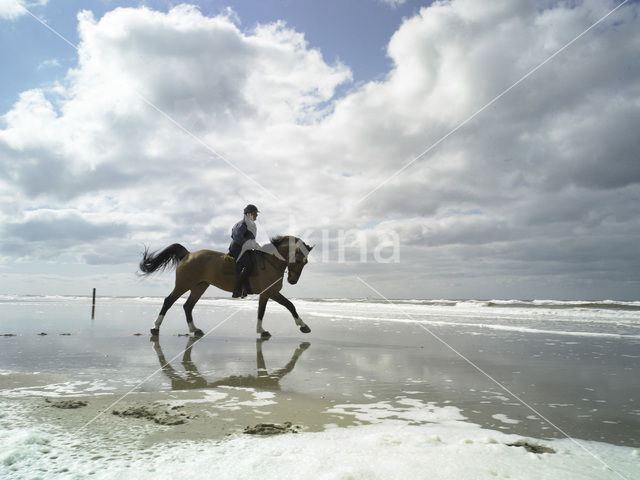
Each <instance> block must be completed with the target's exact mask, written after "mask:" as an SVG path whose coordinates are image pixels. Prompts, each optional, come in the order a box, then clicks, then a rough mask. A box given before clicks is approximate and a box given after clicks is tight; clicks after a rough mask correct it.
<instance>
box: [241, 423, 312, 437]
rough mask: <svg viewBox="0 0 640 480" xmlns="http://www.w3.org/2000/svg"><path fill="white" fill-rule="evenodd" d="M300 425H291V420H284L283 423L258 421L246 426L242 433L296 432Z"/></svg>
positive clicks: (279, 433) (277, 433)
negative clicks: (255, 423) (251, 425)
mask: <svg viewBox="0 0 640 480" xmlns="http://www.w3.org/2000/svg"><path fill="white" fill-rule="evenodd" d="M299 431H300V427H298V426H297V425H293V424H292V423H291V422H285V423H284V424H283V425H278V424H277V423H259V424H257V425H254V426H253V427H246V428H245V429H244V432H243V433H246V434H248V435H281V434H283V433H298V432H299Z"/></svg>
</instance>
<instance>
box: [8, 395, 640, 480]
mask: <svg viewBox="0 0 640 480" xmlns="http://www.w3.org/2000/svg"><path fill="white" fill-rule="evenodd" d="M19 409H20V407H19V406H16V405H15V404H14V405H13V408H9V409H4V410H3V413H2V414H1V415H2V416H0V452H1V453H0V477H2V478H3V479H18V478H36V477H37V478H43V479H49V478H56V479H66V478H86V477H90V478H97V479H112V478H140V479H147V478H148V479H163V478H167V479H169V478H171V479H173V478H193V479H200V478H202V479H205V478H206V479H209V478H216V477H220V478H226V479H236V478H238V479H240V478H250V477H252V476H255V475H259V476H260V478H267V479H269V478H274V479H275V478H293V477H299V476H303V478H304V477H307V476H308V478H320V479H337V478H358V479H360V478H362V479H396V478H397V479H403V480H404V479H407V478H430V479H453V478H480V479H483V478H487V479H489V478H491V479H493V478H519V479H528V478H531V479H545V478H548V479H556V478H566V479H587V478H588V479H611V478H628V479H631V478H638V474H640V451H639V450H637V449H633V448H630V447H617V446H613V445H609V444H604V443H597V442H584V441H572V440H569V439H565V440H539V439H523V438H522V437H520V436H518V435H507V434H504V433H502V432H498V431H494V430H489V429H484V428H481V427H479V426H478V425H476V424H473V423H470V422H466V421H464V417H463V416H462V415H461V414H460V412H459V411H458V410H457V409H456V408H455V407H437V406H435V405H432V404H423V403H422V402H420V401H417V400H415V399H410V398H406V399H400V400H399V401H398V402H395V403H393V404H391V403H389V402H378V403H374V404H361V405H353V404H349V405H339V406H336V407H335V412H334V413H340V412H341V411H342V412H343V413H345V414H355V415H356V416H359V418H360V419H361V420H362V421H363V422H373V423H369V424H366V425H360V426H354V427H349V428H329V429H327V430H325V431H324V432H303V433H295V434H294V433H291V434H283V435H277V436H273V437H262V436H259V437H256V436H251V435H244V434H241V433H239V434H235V435H233V436H230V437H228V438H226V439H224V440H218V441H212V440H204V441H180V442H166V443H160V444H156V445H153V446H152V447H141V446H137V445H136V442H135V438H134V435H135V433H132V438H130V439H129V441H128V442H123V441H122V439H119V440H118V441H112V442H108V441H105V440H104V439H103V440H101V441H99V442H96V441H95V439H91V437H90V436H89V435H88V434H86V433H82V432H81V431H78V430H75V431H73V430H69V429H64V428H60V427H53V426H51V425H46V424H44V425H37V424H35V423H34V424H31V425H29V424H27V423H25V416H24V413H25V412H20V411H18V410H19ZM13 419H19V420H18V422H17V423H14V422H13V421H12V420H13ZM8 427H11V428H10V429H9V428H8ZM165 428H175V427H165ZM85 437H86V438H85ZM510 444H511V445H512V446H510ZM527 445H532V446H534V447H537V448H540V451H544V452H550V451H553V452H554V453H532V452H531V451H530V450H529V449H527V448H525V446H527ZM583 447H584V448H583ZM594 455H595V456H594Z"/></svg>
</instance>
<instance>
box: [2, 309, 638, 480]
mask: <svg viewBox="0 0 640 480" xmlns="http://www.w3.org/2000/svg"><path fill="white" fill-rule="evenodd" d="M80 302H81V300H79V301H73V302H71V301H68V300H66V299H61V300H60V301H57V302H44V301H38V300H34V301H33V302H31V303H29V302H27V305H10V306H9V308H5V309H4V311H3V312H0V313H3V316H2V317H1V319H0V332H5V333H7V334H10V335H8V336H3V337H1V338H0V342H1V343H2V345H1V346H0V404H1V408H0V412H1V413H0V441H6V442H7V445H14V444H15V445H17V446H18V447H16V451H15V452H13V451H9V453H7V454H6V455H5V456H4V457H3V462H4V465H5V467H6V468H7V469H8V470H7V471H9V472H15V476H12V477H10V478H21V477H20V475H21V474H22V473H24V472H25V471H28V472H30V475H31V474H37V472H38V471H40V469H43V468H44V469H45V470H46V471H47V472H49V473H51V472H54V473H55V472H62V473H61V474H63V473H65V472H68V471H74V472H76V474H77V472H84V473H83V474H87V475H89V474H90V475H98V473H99V472H100V470H101V468H102V467H101V465H107V464H109V465H113V462H120V463H118V465H120V467H119V468H122V469H124V470H123V471H126V472H128V473H131V472H132V471H135V472H139V471H141V470H140V469H141V468H142V467H141V466H140V465H145V462H147V461H148V460H149V459H150V458H155V456H156V455H160V454H159V453H157V452H159V451H163V452H165V453H164V454H163V455H167V454H169V456H170V458H174V457H173V456H172V455H175V454H176V453H175V452H177V451H180V452H188V451H189V448H191V447H190V446H193V448H196V449H198V451H199V452H208V453H207V454H208V455H214V454H215V455H218V454H220V455H223V454H224V455H226V456H227V457H228V456H229V455H231V457H229V458H232V457H233V456H234V455H237V459H236V460H235V461H236V462H242V461H243V457H242V456H243V455H245V454H244V453H243V452H244V451H245V450H244V449H249V450H248V451H254V449H255V446H254V445H253V444H252V443H247V441H249V440H247V441H243V440H242V439H243V438H247V439H249V438H251V437H256V438H265V437H269V438H276V437H277V438H279V437H287V438H289V437H291V438H293V439H295V438H297V437H296V435H299V436H304V438H305V442H310V443H309V444H308V446H305V447H304V448H307V449H308V448H312V447H311V445H316V443H314V442H319V443H317V445H318V448H322V449H323V451H324V453H323V455H324V457H322V456H320V457H319V458H325V459H326V458H329V457H327V455H329V456H330V457H332V458H333V457H339V456H340V455H343V452H347V451H348V449H349V448H355V445H353V446H352V442H353V441H354V440H355V439H354V438H352V437H351V436H350V435H356V438H358V440H356V444H358V445H359V438H360V437H361V436H363V435H364V436H365V438H366V436H367V435H370V437H369V438H371V441H372V442H373V444H372V446H371V447H370V448H369V450H368V451H369V452H370V455H371V458H369V459H368V460H366V461H365V465H366V463H367V462H369V463H370V462H373V461H376V460H375V459H376V458H377V457H376V455H377V454H376V453H375V452H376V448H380V449H381V452H382V453H381V454H383V455H386V454H391V452H394V453H393V454H394V455H402V454H401V453H400V452H396V451H395V447H393V446H394V445H401V444H402V445H404V446H403V447H402V450H401V451H402V452H409V451H413V452H414V453H413V454H412V455H414V457H407V458H411V459H412V461H414V460H415V461H414V463H413V464H411V465H413V466H412V467H411V468H414V467H415V468H423V467H421V466H420V465H421V464H420V461H421V460H420V459H421V458H422V456H423V455H427V454H428V455H430V457H429V462H430V463H431V464H434V462H437V461H438V459H439V458H440V457H442V455H444V457H442V459H445V458H449V462H451V461H452V458H450V457H447V455H454V457H459V458H463V457H464V458H467V456H468V457H469V459H475V458H478V455H483V456H485V457H486V458H487V459H489V458H492V457H491V455H498V457H497V458H502V459H505V458H507V457H509V456H511V455H514V453H513V451H514V450H513V449H516V451H519V450H521V451H522V452H523V453H526V454H528V455H534V456H545V455H547V456H548V455H554V454H553V453H550V451H551V450H553V451H554V452H556V451H558V455H557V459H556V460H549V461H550V462H552V463H553V462H556V463H558V465H560V467H559V468H561V469H562V468H566V465H568V464H570V465H572V466H571V467H570V468H572V469H574V470H575V469H576V468H577V467H576V463H575V462H578V461H579V462H581V463H580V464H579V465H582V464H585V465H586V464H589V462H591V461H592V460H593V458H595V457H593V458H592V457H591V456H589V455H587V456H586V457H585V458H584V459H580V458H581V457H580V456H579V455H581V454H582V453H584V452H582V453H580V450H579V449H578V450H576V448H577V447H576V445H578V443H576V442H575V440H574V439H580V441H582V440H589V441H599V442H607V444H611V445H619V446H624V447H632V449H629V450H625V449H624V448H623V449H622V450H620V451H618V450H615V451H614V452H613V453H611V455H613V457H612V458H616V459H618V460H616V461H619V464H618V465H620V467H619V468H622V469H623V470H624V469H627V470H628V469H629V468H630V469H631V470H629V471H632V470H633V469H634V468H635V467H633V466H626V465H627V462H631V463H630V464H629V465H633V464H634V463H633V462H636V463H637V460H636V459H637V457H638V456H640V452H639V451H638V450H637V447H638V446H639V444H640V439H639V437H638V432H640V406H639V405H640V404H639V399H640V395H638V393H639V392H638V386H637V382H636V379H635V375H636V373H637V367H638V356H637V348H638V342H637V341H636V340H634V339H632V340H631V341H629V340H626V339H624V338H623V339H618V338H613V337H611V336H606V335H605V336H597V335H596V336H589V335H586V336H578V337H576V336H575V335H573V336H565V335H549V334H536V333H527V332H524V331H496V330H495V329H491V328H487V327H486V319H485V320H483V322H484V323H483V324H482V325H479V326H478V327H474V326H469V321H468V319H465V320H464V326H462V325H461V324H456V323H455V322H454V323H452V324H450V325H449V324H447V323H446V318H441V317H438V318H437V321H436V322H433V323H434V324H433V325H429V328H428V331H427V330H425V328H424V326H420V325H417V324H416V323H411V322H395V321H388V322H387V321H384V320H380V318H384V314H382V313H379V314H376V315H377V316H378V320H375V321H371V320H369V319H357V318H345V317H346V315H345V313H346V312H351V313H352V314H354V316H355V317H358V316H360V315H361V313H362V311H361V309H362V308H363V307H362V306H359V305H339V304H336V305H318V304H312V303H309V302H306V303H305V302H297V303H298V310H299V311H300V312H301V315H302V316H303V318H304V320H305V321H306V322H307V323H308V324H309V325H310V327H311V328H312V332H311V333H310V334H308V335H305V334H302V333H301V332H299V331H298V329H297V328H296V327H295V325H294V322H293V320H292V319H291V318H290V316H289V315H288V313H287V312H286V311H280V310H279V309H278V307H272V306H270V308H269V309H268V310H267V316H266V318H265V328H267V329H269V330H270V331H271V333H272V334H273V337H272V338H271V339H269V340H261V339H258V338H256V334H255V320H254V318H255V309H256V307H257V305H256V302H255V301H238V302H229V301H211V302H209V303H205V304H204V305H202V306H200V307H199V308H197V309H196V311H195V318H196V325H197V326H198V327H200V328H202V329H203V330H204V331H205V332H207V331H211V333H210V334H208V335H207V336H205V337H204V338H201V339H195V338H193V337H189V336H185V335H184V334H185V331H186V328H185V325H184V320H183V318H182V315H181V313H182V312H181V311H180V309H179V308H177V309H174V310H173V311H171V312H170V314H169V315H168V316H167V318H166V319H165V323H164V324H163V327H162V331H161V335H160V336H159V337H157V338H152V337H150V335H148V334H147V333H145V332H148V327H149V326H150V323H151V322H152V320H153V319H154V318H155V313H156V311H157V308H158V305H157V302H156V301H153V299H152V300H149V301H146V300H145V301H140V300H122V299H115V300H113V301H112V303H110V304H103V305H102V306H100V305H99V308H98V310H97V315H96V319H95V320H93V321H91V320H89V319H87V315H86V314H87V313H88V312H85V310H86V308H85V307H86V306H85V305H83V304H80ZM0 308H2V306H1V305H0ZM376 308H377V307H376ZM230 315H233V317H231V316H230ZM390 320H392V319H390ZM563 328H564V327H563ZM629 328H631V327H629ZM41 333H46V335H40V334H41ZM434 335H437V337H438V338H437V339H436V338H435V336H434ZM445 344H448V345H450V346H451V347H454V348H455V349H456V350H457V351H458V352H460V353H462V354H463V355H464V356H465V357H466V360H465V359H463V358H461V356H460V355H458V354H456V353H455V352H453V351H452V350H451V348H448V347H447V346H446V345H445ZM472 364H473V365H472ZM478 368H480V369H482V370H483V371H484V372H486V373H487V374H490V375H491V377H492V378H493V379H494V380H496V381H497V382H499V383H501V384H502V385H503V386H504V387H506V388H507V389H508V390H509V392H511V393H513V394H515V395H517V396H518V397H519V400H518V399H516V398H514V396H513V395H511V393H509V392H507V391H506V390H504V389H502V388H501V387H500V386H498V385H497V384H496V383H495V382H494V381H492V380H491V379H490V378H488V377H487V376H486V375H484V374H482V373H480V372H479V371H478ZM524 402H526V404H527V405H524ZM533 410H535V411H533ZM542 417H545V418H542ZM551 423H553V425H551ZM377 426H379V427H380V428H381V429H380V430H376V428H378V427H377ZM345 427H351V428H345ZM368 427H371V428H372V429H373V430H371V429H367V428H368ZM362 428H364V429H365V430H358V429H362ZM405 430H406V432H405ZM560 430H562V431H560ZM349 432H358V433H354V434H352V433H349ZM314 434H317V435H321V436H319V437H318V436H313V435H314ZM565 434H566V435H569V436H570V437H571V440H569V439H567V438H566V436H565ZM305 435H306V436H305ZM309 435H311V436H309ZM407 435H409V436H407ZM416 439H423V440H416ZM433 439H440V440H437V441H436V440H433ZM554 439H555V440H554ZM558 439H564V440H558ZM21 442H22V443H21ZM202 442H205V443H202ZM206 442H209V443H206ZM210 442H214V444H213V445H217V447H215V448H216V450H211V448H213V447H211V445H212V444H211V443H210ZM287 442H289V443H287ZM291 442H293V443H291ZM341 442H344V447H340V445H342V443H341ZM405 442H408V443H406V444H405ZM412 442H414V443H412ZM415 442H417V443H415ZM420 442H426V443H420ZM558 442H560V443H558ZM563 442H564V443H563ZM567 442H569V443H568V444H567ZM571 442H574V443H575V445H574V444H572V443H571ZM607 444H602V445H603V448H604V450H603V451H608V450H606V449H607V448H609V447H607V446H606V445H607ZM206 445H209V446H208V447H207V446H206ZM265 445H266V444H265ZM268 445H269V446H270V448H271V447H273V448H275V449H276V450H274V451H276V452H279V453H277V455H283V452H285V451H286V452H288V451H295V450H296V449H297V448H303V447H302V446H300V445H298V444H297V443H296V441H295V440H293V441H289V440H285V441H283V442H281V443H269V444H268ZM296 445H298V446H296ZM425 445H428V446H429V447H428V449H427V450H424V451H423V448H425ZM457 445H475V446H476V447H464V449H463V450H459V451H458V450H456V449H458V448H459V447H458V446H457ZM496 445H497V446H499V447H500V449H502V450H500V449H497V447H496ZM566 445H569V447H570V448H569V447H566ZM347 446H348V447H347ZM438 446H440V447H441V448H444V449H445V450H442V451H441V452H440V453H438V452H439V450H438V449H437V448H436V447H438ZM634 447H635V448H636V450H633V448H634ZM359 448H360V449H359V450H354V451H353V452H352V454H353V455H361V454H362V452H363V450H362V447H359ZM451 448H454V450H453V451H455V452H457V453H451V452H452V451H449V453H443V452H445V451H447V450H446V449H451ZM474 448H477V449H479V450H477V451H475V450H474ZM611 448H618V447H611ZM252 449H253V450H252ZM407 449H408V450H407ZM412 449H415V450H412ZM563 449H564V453H562V452H563ZM571 449H573V450H571ZM31 450H33V452H32V453H33V459H37V458H40V457H42V456H43V455H44V457H42V458H47V460H46V461H45V463H44V464H43V465H44V466H39V465H40V464H39V463H38V461H37V460H33V461H30V460H29V457H28V456H25V455H27V454H23V453H22V452H24V451H31ZM61 452H64V453H61ZM140 452H147V453H145V454H144V455H146V456H143V457H140ZM154 452H156V453H154ZM167 452H169V453H167ZM225 452H226V453H225ZM420 452H422V453H420ZM474 452H475V453H474ZM307 453H310V452H307ZM261 454H262V455H263V456H262V457H260V458H262V459H263V460H260V461H267V460H266V458H267V457H266V456H265V455H267V456H268V455H270V454H269V453H268V450H267V451H265V452H262V453H261ZM344 454H345V455H346V453H344ZM406 454H407V455H409V454H408V453H406ZM561 454H562V455H564V456H562V455H561ZM3 455H4V454H3ZM47 455H48V457H47ZM181 455H187V456H188V455H189V454H188V453H186V454H185V453H182V454H181ZM215 455H214V456H215ZM5 457H6V458H5ZM216 458H218V457H216ZM220 458H223V457H220ZM225 458H226V457H225ZM233 458H235V457H233ZM283 458H284V457H283ZM398 458H400V457H398ZM425 458H426V457H425ZM513 458H514V463H513V465H512V467H513V469H514V470H512V471H513V472H518V471H519V469H520V468H521V467H522V465H521V464H520V463H519V462H521V460H519V457H518V456H517V455H516V456H515V457H513ZM554 458H555V457H554ZM78 459H80V460H78ZM145 459H146V460H145ZM560 459H562V461H560ZM174 460H175V458H174ZM174 460H171V461H170V462H169V463H170V465H169V467H170V468H169V467H167V468H169V470H168V471H170V469H171V468H174V467H175V465H174V463H171V462H173V461H174ZM192 460H195V457H194V458H193V459H192ZM292 461H295V460H292ZM344 461H346V462H347V463H345V464H344V465H342V466H340V468H342V469H345V471H347V476H348V471H350V470H349V468H351V467H349V461H348V460H344ZM443 461H444V460H443ZM74 462H79V463H78V464H77V465H76V466H75V467H72V466H73V465H75V464H74ZM105 462H106V463H105ZM110 462H111V463H110ZM154 462H155V460H154ZM217 462H218V464H220V462H221V460H217ZM474 462H476V460H470V464H469V465H470V466H469V468H471V470H470V471H475V470H473V465H474ZM487 462H489V460H487ZM491 462H495V459H494V460H491ZM491 462H489V463H491ZM567 462H569V463H567ZM585 462H586V463H585ZM454 463H455V462H454ZM552 463H550V465H551V464H552ZM70 465H72V466H70ZM283 465H285V464H283ZM407 465H409V464H407ZM505 465H506V463H505ZM562 465H564V466H562ZM144 468H146V467H144ZM149 468H150V469H149V470H148V472H147V473H148V474H149V475H150V476H152V475H153V474H154V469H153V468H152V467H149ZM176 468H177V467H176ZM207 468H208V467H207ZM246 468H247V471H253V470H254V467H252V466H251V464H250V463H249V464H247V466H246ZM278 468H280V467H278ZM282 468H285V467H282ZM309 468H311V467H309ZM336 468H337V467H336ZM354 468H355V467H354ZM358 468H360V467H358ZM362 468H365V467H362ZM397 468H399V470H398V471H401V470H402V468H404V467H400V466H398V467H397ZM407 468H409V467H407ZM465 468H466V467H465ZM580 468H581V467H580ZM585 468H586V467H585ZM25 469H26V470H25ZM56 469H57V470H56ZM69 469H71V470H69ZM74 469H75V470H74ZM132 469H133V470H132ZM365 470H366V468H365ZM145 471H147V470H145ZM274 471H275V470H274ZM340 471H342V470H340ZM354 471H355V470H354ZM358 471H359V470H358ZM576 471H577V470H576ZM625 471H626V470H625ZM34 472H35V473H34ZM442 472H445V473H442ZM487 472H489V473H487V475H493V473H492V472H494V471H493V470H491V469H489V470H487ZM532 472H533V473H532V475H534V476H535V472H536V470H535V469H534V470H532ZM272 473H273V472H272ZM439 474H440V477H438V476H436V477H434V478H449V477H447V475H446V469H445V470H443V471H440V472H439ZM340 475H342V474H340ZM340 475H338V477H340ZM36 476H37V475H36ZM46 476H47V475H45V477H46ZM55 476H56V475H54V477H55ZM98 476H99V475H98ZM116 476H117V475H116ZM267 476H268V475H267ZM365 476H366V475H365ZM273 477H274V478H275V474H274V476H273ZM369 477H371V478H384V477H380V474H379V473H375V474H372V475H369ZM104 478H114V477H113V476H111V477H110V476H109V475H104ZM234 478H240V477H238V476H236V477H234ZM270 478H271V477H270ZM328 478H335V477H332V476H329V477H328ZM451 478H453V477H451ZM487 478H490V477H487ZM532 478H533V477H532ZM602 478H607V477H606V475H605V477H602Z"/></svg>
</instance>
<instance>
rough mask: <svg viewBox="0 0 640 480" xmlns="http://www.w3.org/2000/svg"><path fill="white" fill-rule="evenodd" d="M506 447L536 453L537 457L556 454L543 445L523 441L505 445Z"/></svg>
mask: <svg viewBox="0 0 640 480" xmlns="http://www.w3.org/2000/svg"><path fill="white" fill-rule="evenodd" d="M507 447H522V448H524V449H525V450H526V451H527V452H530V453H536V454H538V455H540V454H543V453H556V451H555V450H554V449H553V448H550V447H545V446H544V445H536V444H535V443H530V442H526V441H524V440H518V441H517V442H514V443H507Z"/></svg>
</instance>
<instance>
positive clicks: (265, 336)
mask: <svg viewBox="0 0 640 480" xmlns="http://www.w3.org/2000/svg"><path fill="white" fill-rule="evenodd" d="M260 338H262V339H265V340H266V339H267V338H271V334H270V333H269V332H266V331H265V332H262V333H261V334H260Z"/></svg>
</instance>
